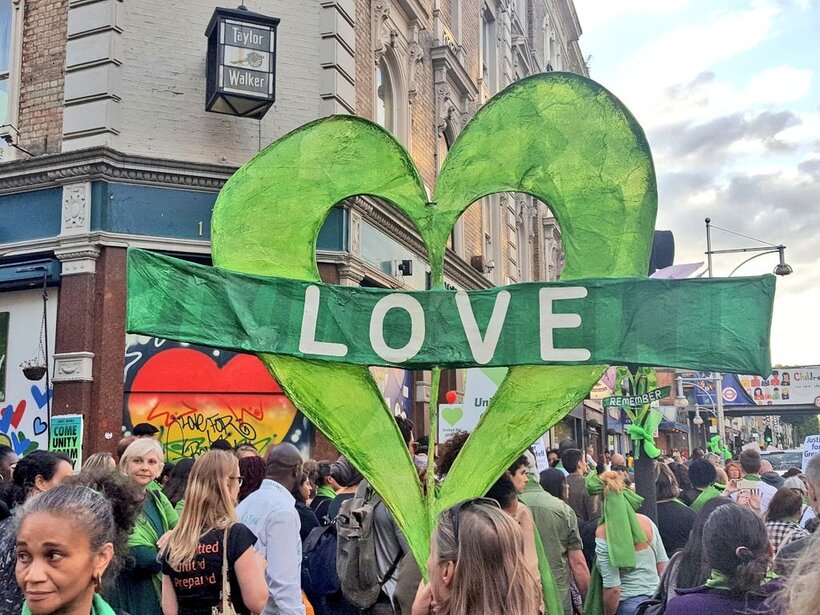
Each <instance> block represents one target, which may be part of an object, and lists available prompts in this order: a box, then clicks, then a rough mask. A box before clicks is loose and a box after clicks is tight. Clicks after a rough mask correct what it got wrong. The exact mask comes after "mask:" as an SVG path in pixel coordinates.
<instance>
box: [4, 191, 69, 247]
mask: <svg viewBox="0 0 820 615" xmlns="http://www.w3.org/2000/svg"><path fill="white" fill-rule="evenodd" d="M62 200H63V189H62V188H49V189H47V190H35V191H33V192H21V193H19V194H7V195H4V196H0V244H3V243H14V242H16V241H27V240H29V239H42V238H45V237H56V236H57V235H59V234H60V215H61V211H62Z"/></svg>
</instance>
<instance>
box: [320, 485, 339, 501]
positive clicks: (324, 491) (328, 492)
mask: <svg viewBox="0 0 820 615" xmlns="http://www.w3.org/2000/svg"><path fill="white" fill-rule="evenodd" d="M320 495H322V496H324V497H326V498H330V499H331V500H332V499H333V498H335V497H336V492H335V491H333V489H332V488H330V487H328V486H327V485H322V486H321V487H319V488H317V489H316V496H317V497H318V496H320Z"/></svg>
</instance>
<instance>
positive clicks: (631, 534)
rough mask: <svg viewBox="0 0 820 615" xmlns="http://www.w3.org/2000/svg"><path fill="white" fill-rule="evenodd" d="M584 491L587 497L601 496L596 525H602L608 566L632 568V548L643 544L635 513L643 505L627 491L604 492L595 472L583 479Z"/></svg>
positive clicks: (638, 498) (640, 500) (632, 492)
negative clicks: (602, 503) (604, 525)
mask: <svg viewBox="0 0 820 615" xmlns="http://www.w3.org/2000/svg"><path fill="white" fill-rule="evenodd" d="M586 488H587V492H588V493H589V494H590V495H598V494H601V493H603V499H604V505H603V506H602V507H601V519H600V521H598V525H600V524H602V523H605V524H606V545H607V550H608V551H609V561H610V563H611V564H612V565H613V566H615V567H617V568H634V567H635V545H639V544H641V543H644V542H646V541H647V537H646V532H644V531H643V527H641V524H640V522H639V521H638V516H637V515H636V514H635V511H636V510H638V507H640V505H641V503H643V498H642V497H641V496H639V495H638V494H636V493H635V492H634V491H632V490H631V489H623V490H621V491H618V492H614V491H610V492H607V491H604V488H603V483H601V478H600V477H599V476H598V474H597V473H596V472H591V473H590V474H589V476H587V480H586ZM627 528H628V529H629V531H628V532H627V531H626V529H627Z"/></svg>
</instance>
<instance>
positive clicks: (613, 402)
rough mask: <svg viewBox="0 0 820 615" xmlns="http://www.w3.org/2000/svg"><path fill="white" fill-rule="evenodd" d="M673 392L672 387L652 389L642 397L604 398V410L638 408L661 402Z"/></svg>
mask: <svg viewBox="0 0 820 615" xmlns="http://www.w3.org/2000/svg"><path fill="white" fill-rule="evenodd" d="M671 392H672V387H661V388H660V389H652V390H651V391H648V392H646V393H643V394H642V395H630V396H628V397H621V396H615V397H604V399H603V405H604V408H638V407H640V406H645V405H646V404H651V403H652V402H653V401H659V400H661V399H663V398H664V397H669V394H670V393H671Z"/></svg>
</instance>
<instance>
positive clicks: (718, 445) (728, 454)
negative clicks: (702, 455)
mask: <svg viewBox="0 0 820 615" xmlns="http://www.w3.org/2000/svg"><path fill="white" fill-rule="evenodd" d="M707 444H708V447H709V452H710V453H715V454H716V455H721V456H722V457H723V459H724V461H725V460H728V459H731V458H732V451H730V450H729V447H728V446H726V445H725V444H723V442H721V441H720V436H719V435H715V436H712V437H711V438H710V439H709V442H708V443H707Z"/></svg>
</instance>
